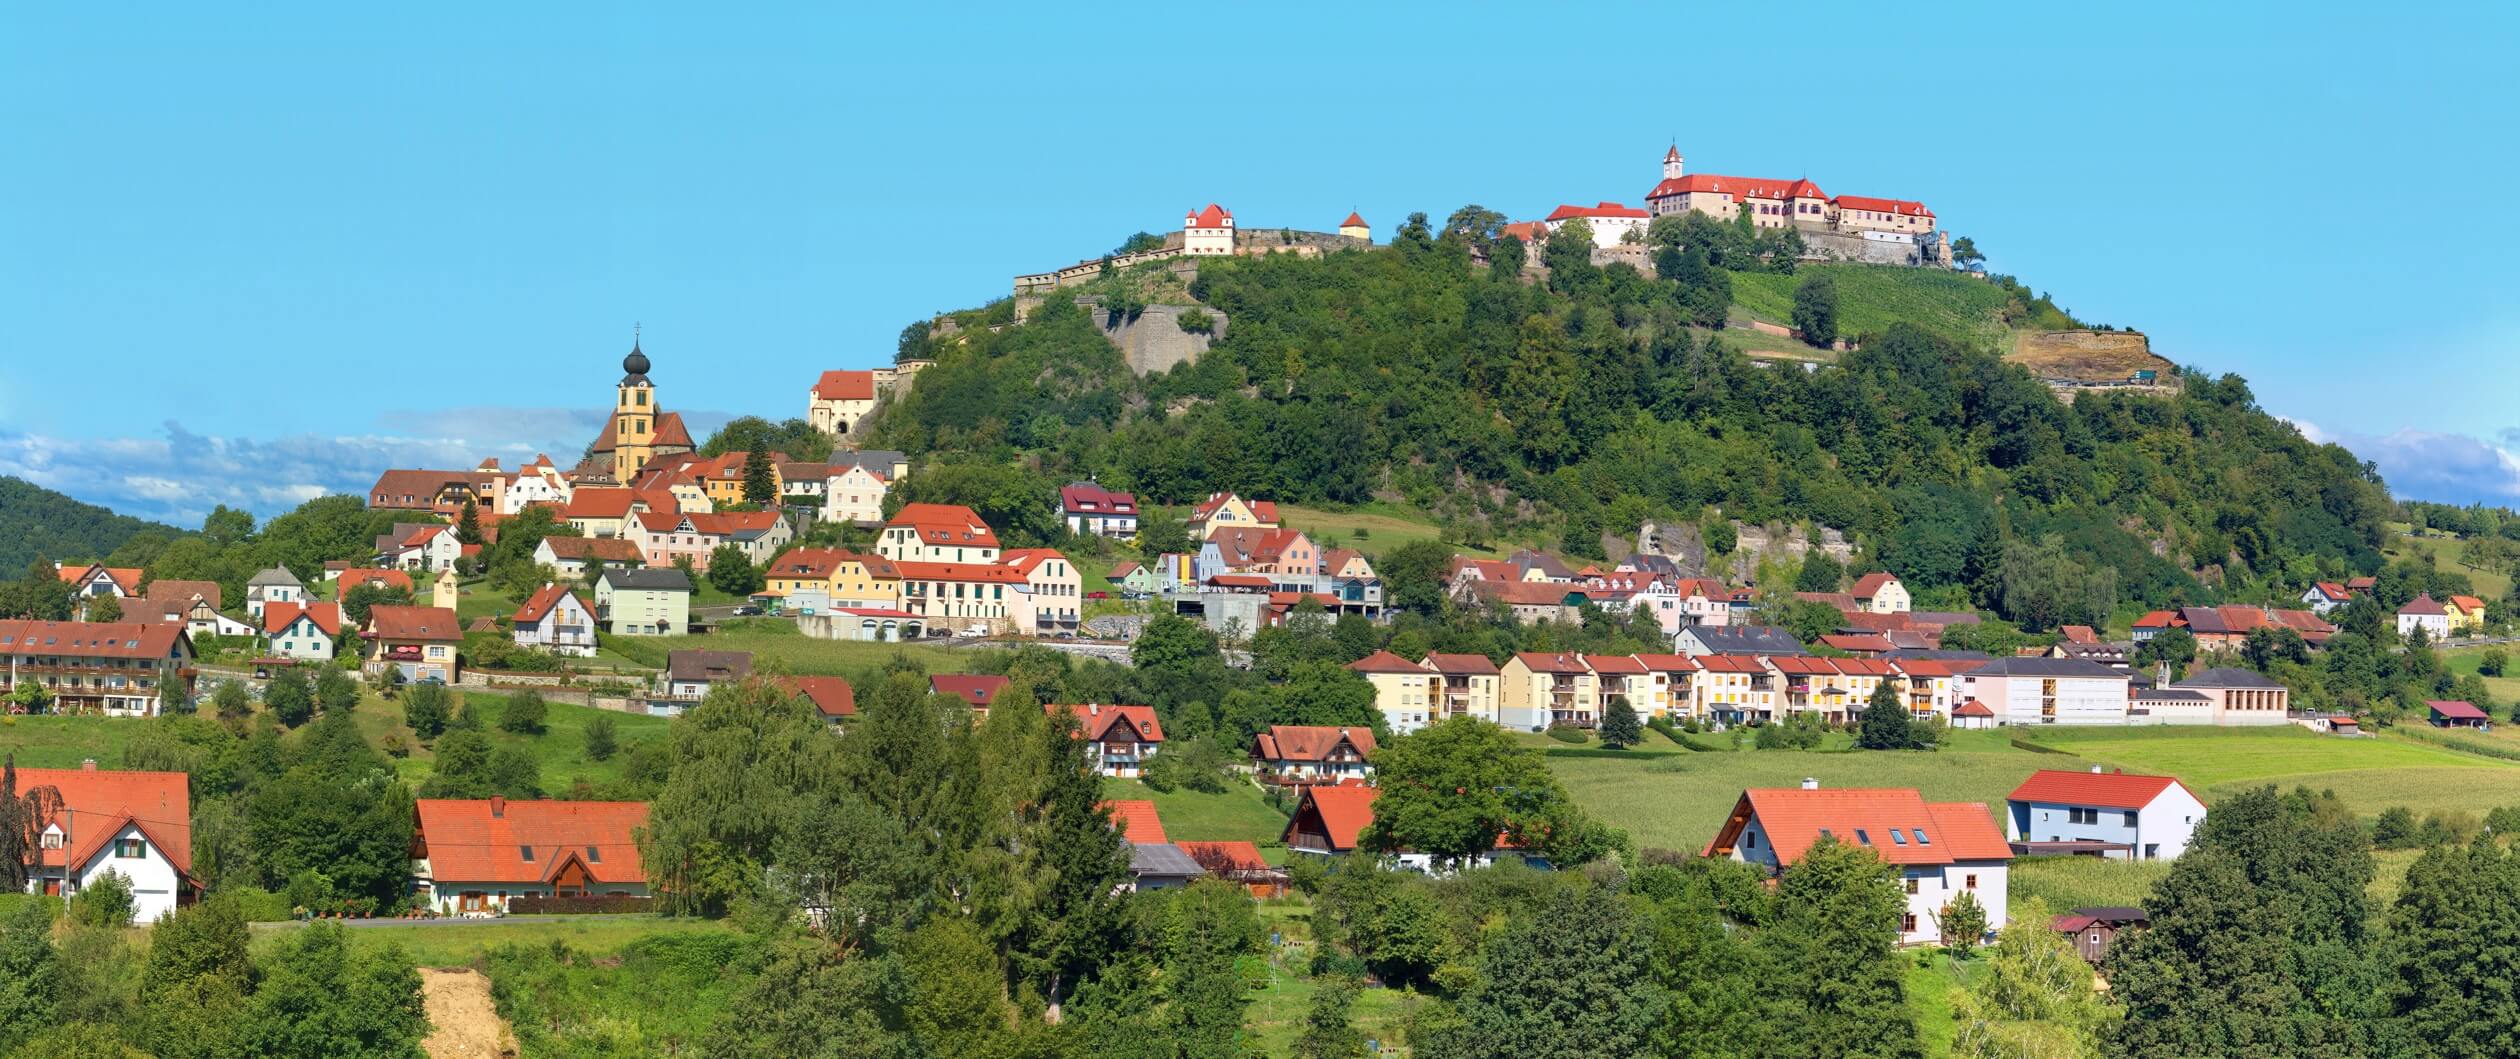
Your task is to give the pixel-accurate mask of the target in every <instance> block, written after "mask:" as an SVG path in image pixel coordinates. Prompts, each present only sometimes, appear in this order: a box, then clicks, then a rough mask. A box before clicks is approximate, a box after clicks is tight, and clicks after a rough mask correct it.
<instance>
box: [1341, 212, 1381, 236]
mask: <svg viewBox="0 0 2520 1059" xmlns="http://www.w3.org/2000/svg"><path fill="white" fill-rule="evenodd" d="M1339 234H1340V235H1344V236H1346V237H1348V238H1350V239H1362V240H1364V241H1365V242H1367V243H1372V242H1373V241H1374V226H1373V225H1370V224H1367V223H1365V217H1364V215H1363V214H1360V213H1358V212H1356V211H1355V210H1349V211H1348V215H1347V219H1346V220H1343V221H1340V222H1339Z"/></svg>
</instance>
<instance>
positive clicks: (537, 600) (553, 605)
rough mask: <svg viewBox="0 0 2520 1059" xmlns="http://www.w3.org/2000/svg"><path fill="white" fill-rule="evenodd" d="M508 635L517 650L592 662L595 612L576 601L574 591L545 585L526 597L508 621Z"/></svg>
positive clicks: (580, 601) (546, 583)
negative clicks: (521, 649)
mask: <svg viewBox="0 0 2520 1059" xmlns="http://www.w3.org/2000/svg"><path fill="white" fill-rule="evenodd" d="M508 633H509V635H511V636H513V637H514V638H515V640H516V646H518V647H531V648H538V649H540V650H544V651H549V652H551V653H552V654H556V655H569V656H572V657H576V658H593V657H595V608H593V607H590V606H588V605H587V604H586V601H585V600H584V599H580V598H579V597H578V594H577V590H576V589H574V588H572V587H570V586H568V585H562V584H554V583H552V582H549V581H546V582H543V586H542V587H541V588H538V589H535V590H534V594H533V595H531V596H528V597H526V599H525V603H524V605H523V606H520V607H518V608H516V615H515V617H513V618H511V619H509V621H508Z"/></svg>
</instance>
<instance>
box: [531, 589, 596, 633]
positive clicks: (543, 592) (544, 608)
mask: <svg viewBox="0 0 2520 1059" xmlns="http://www.w3.org/2000/svg"><path fill="white" fill-rule="evenodd" d="M575 594H576V592H575V591H574V590H572V589H571V588H570V587H569V586H567V585H561V584H546V585H544V586H542V587H541V588H537V589H535V590H534V594H533V595H531V596H528V597H526V600H525V605H524V606H521V607H518V608H516V620H517V621H518V622H520V623H523V622H535V621H541V620H543V617H544V616H545V615H547V614H550V613H551V610H552V608H554V607H557V606H559V605H560V600H561V599H562V598H563V597H566V596H572V595H575ZM578 609H580V610H583V611H585V612H586V613H587V614H589V615H592V614H594V613H595V608H593V607H589V606H587V605H586V601H585V600H582V599H581V600H579V601H578Z"/></svg>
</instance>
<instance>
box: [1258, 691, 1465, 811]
mask: <svg viewBox="0 0 2520 1059" xmlns="http://www.w3.org/2000/svg"><path fill="white" fill-rule="evenodd" d="M1421 672H1423V670H1421ZM1373 753H1374V730H1373V729H1371V728H1349V727H1340V726H1336V725H1318V724H1273V725H1270V726H1269V728H1268V730H1267V731H1264V732H1261V733H1260V734H1259V735H1257V736H1253V737H1252V741H1251V758H1252V760H1254V761H1257V762H1259V763H1260V772H1261V775H1263V776H1267V777H1273V778H1275V779H1279V780H1284V781H1287V782H1290V783H1336V782H1338V781H1340V780H1345V779H1363V778H1365V777H1367V776H1370V775H1372V774H1373V772H1374V770H1373V767H1372V766H1371V765H1369V764H1367V762H1366V759H1367V758H1370V757H1372V756H1373Z"/></svg>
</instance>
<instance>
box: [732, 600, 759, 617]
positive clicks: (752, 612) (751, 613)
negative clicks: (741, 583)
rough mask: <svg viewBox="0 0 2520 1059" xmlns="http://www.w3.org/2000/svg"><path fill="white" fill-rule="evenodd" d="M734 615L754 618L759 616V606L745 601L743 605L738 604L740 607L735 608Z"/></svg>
mask: <svg viewBox="0 0 2520 1059" xmlns="http://www.w3.org/2000/svg"><path fill="white" fill-rule="evenodd" d="M735 616H736V617H738V618H755V617H759V616H761V608H759V607H756V606H753V605H752V604H749V603H747V604H745V605H743V606H740V607H737V608H735Z"/></svg>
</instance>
